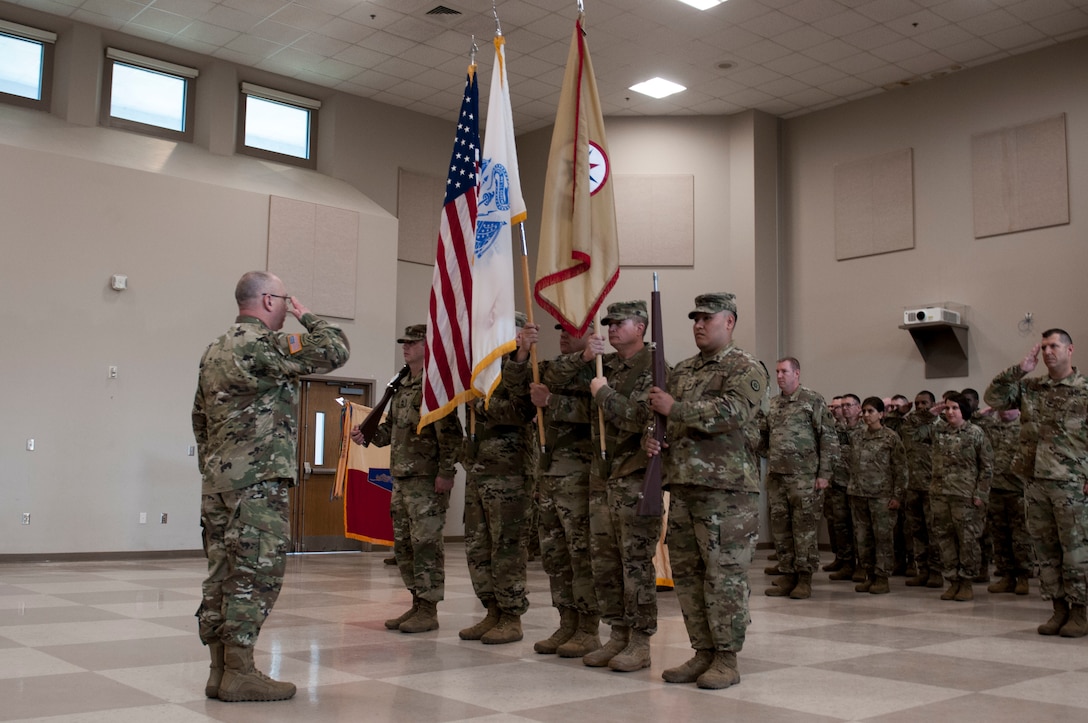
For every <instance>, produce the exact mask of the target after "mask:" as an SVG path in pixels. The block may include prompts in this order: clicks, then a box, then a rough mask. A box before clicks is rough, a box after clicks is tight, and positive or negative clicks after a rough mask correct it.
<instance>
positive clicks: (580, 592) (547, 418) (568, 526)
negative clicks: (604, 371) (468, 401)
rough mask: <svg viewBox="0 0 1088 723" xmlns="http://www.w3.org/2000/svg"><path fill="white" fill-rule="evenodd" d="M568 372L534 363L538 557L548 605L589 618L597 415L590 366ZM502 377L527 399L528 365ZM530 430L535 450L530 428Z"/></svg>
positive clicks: (592, 611)
mask: <svg viewBox="0 0 1088 723" xmlns="http://www.w3.org/2000/svg"><path fill="white" fill-rule="evenodd" d="M570 371H571V370H570V369H568V373H567V374H563V373H561V371H560V369H559V368H558V367H557V366H556V365H555V364H552V363H551V362H548V361H544V362H541V364H540V381H541V383H542V384H544V385H545V386H547V387H548V392H549V395H550V396H549V398H548V406H547V407H546V408H545V409H544V423H545V434H546V438H545V439H546V443H545V447H546V451H545V453H544V454H543V455H541V456H540V460H539V471H540V489H539V493H540V494H539V496H538V499H539V507H540V518H539V519H540V521H539V525H538V531H539V537H540V556H541V563H542V564H543V566H544V572H546V573H547V574H548V583H549V586H550V588H551V595H552V605H554V606H555V607H556V608H559V609H562V608H574V609H575V610H577V611H578V612H579V613H580V614H583V615H590V616H593V615H597V594H596V592H595V591H594V588H593V568H592V567H591V565H590V556H589V538H590V533H589V469H590V464H591V462H592V461H593V458H594V456H595V455H594V447H593V439H592V437H593V432H592V429H591V426H592V423H593V422H595V421H596V418H597V415H596V413H595V412H594V410H593V405H592V400H591V399H590V396H589V381H590V379H591V378H592V373H591V372H592V367H591V366H589V365H582V366H581V368H580V369H578V370H576V372H575V373H574V374H571V373H570ZM506 374H507V377H506V381H507V383H509V384H510V385H511V388H513V389H517V390H519V391H518V392H517V393H518V394H528V382H529V379H530V375H529V365H528V364H517V363H512V364H509V365H508V367H507V372H506ZM530 430H531V433H532V437H533V444H534V447H535V446H538V445H537V442H538V441H539V438H538V436H537V435H538V432H537V428H536V425H535V424H532V425H530Z"/></svg>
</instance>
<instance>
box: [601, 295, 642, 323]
mask: <svg viewBox="0 0 1088 723" xmlns="http://www.w3.org/2000/svg"><path fill="white" fill-rule="evenodd" d="M624 319H634V320H636V321H642V322H647V323H649V321H650V315H649V314H648V313H646V302H645V301H643V300H642V299H638V300H637V301H617V302H616V303H615V304H609V305H608V316H606V317H604V318H603V319H601V323H602V324H604V325H605V326H609V325H611V324H614V323H617V322H620V321H623V320H624Z"/></svg>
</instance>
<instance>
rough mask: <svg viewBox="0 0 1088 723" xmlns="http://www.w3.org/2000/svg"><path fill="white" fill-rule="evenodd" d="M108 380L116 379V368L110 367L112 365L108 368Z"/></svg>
mask: <svg viewBox="0 0 1088 723" xmlns="http://www.w3.org/2000/svg"><path fill="white" fill-rule="evenodd" d="M109 378H110V379H116V378H117V367H115V366H112V365H111V366H110V368H109Z"/></svg>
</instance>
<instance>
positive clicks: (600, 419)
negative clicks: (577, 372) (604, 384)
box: [593, 307, 608, 461]
mask: <svg viewBox="0 0 1088 723" xmlns="http://www.w3.org/2000/svg"><path fill="white" fill-rule="evenodd" d="M593 329H594V333H595V334H600V333H601V309H600V307H597V313H596V314H595V315H594V319H593ZM597 376H599V377H603V376H604V357H603V356H602V355H600V354H598V355H597ZM597 425H598V427H599V428H600V430H601V434H600V437H601V459H603V460H606V461H607V460H608V445H607V443H606V440H605V438H604V434H605V427H604V410H603V409H601V408H600V407H597Z"/></svg>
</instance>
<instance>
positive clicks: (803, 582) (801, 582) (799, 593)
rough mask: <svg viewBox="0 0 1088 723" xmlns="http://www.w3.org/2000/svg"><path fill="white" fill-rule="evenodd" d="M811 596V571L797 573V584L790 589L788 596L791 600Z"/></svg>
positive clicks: (804, 598)
mask: <svg viewBox="0 0 1088 723" xmlns="http://www.w3.org/2000/svg"><path fill="white" fill-rule="evenodd" d="M811 596H812V573H811V572H799V573H797V586H796V587H794V588H793V589H792V590H790V598H791V599H793V600H807V599H808V598H809V597H811Z"/></svg>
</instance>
